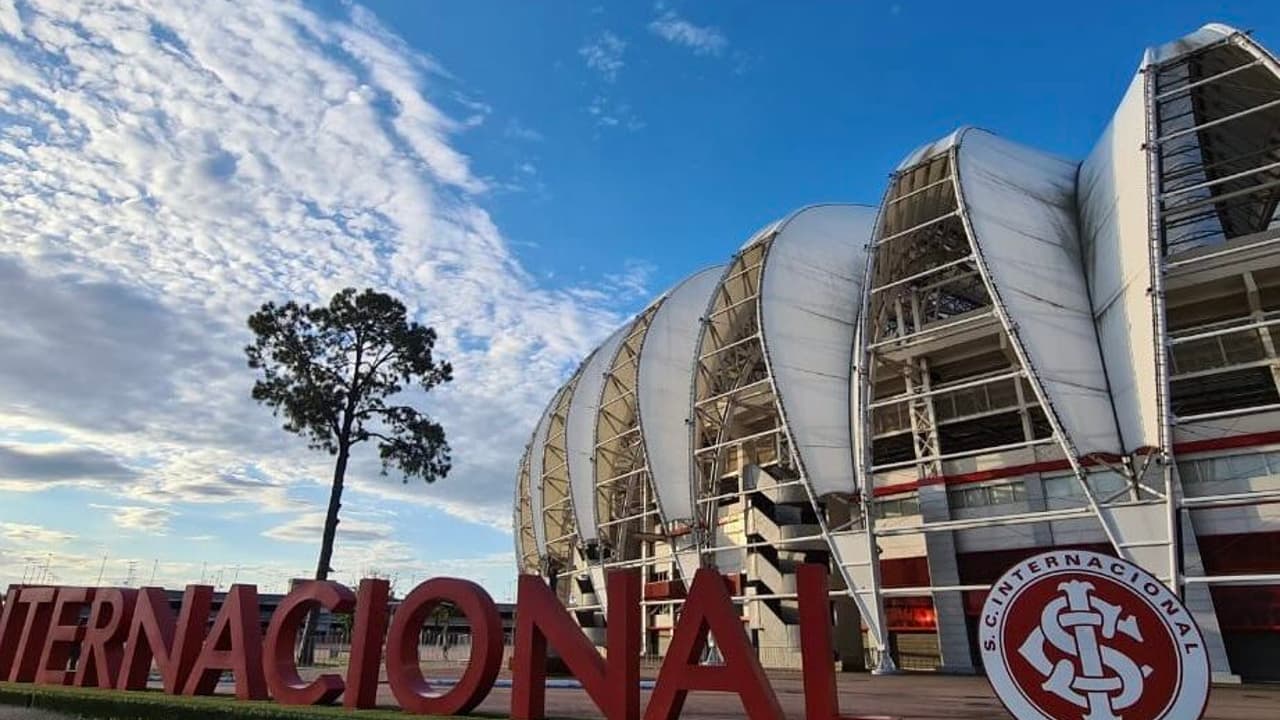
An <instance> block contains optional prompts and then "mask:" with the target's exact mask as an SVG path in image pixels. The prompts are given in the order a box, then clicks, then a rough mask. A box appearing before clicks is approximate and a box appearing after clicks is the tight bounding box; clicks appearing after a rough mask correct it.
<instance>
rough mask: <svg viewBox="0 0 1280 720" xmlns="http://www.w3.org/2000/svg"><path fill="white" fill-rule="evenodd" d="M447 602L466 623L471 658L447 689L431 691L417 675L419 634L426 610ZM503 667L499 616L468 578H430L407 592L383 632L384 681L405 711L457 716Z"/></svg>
mask: <svg viewBox="0 0 1280 720" xmlns="http://www.w3.org/2000/svg"><path fill="white" fill-rule="evenodd" d="M445 601H447V602H451V603H453V605H454V606H455V607H457V608H458V609H459V610H460V611H461V612H462V614H463V615H464V616H465V617H466V618H467V622H468V623H470V625H471V658H470V660H468V661H467V669H466V670H465V671H464V672H463V673H462V677H460V678H458V682H457V684H456V685H454V686H453V688H452V689H450V690H449V691H448V692H446V693H443V694H440V693H436V692H435V691H434V690H432V688H431V685H430V684H429V683H428V682H427V679H426V678H425V677H423V675H422V667H421V666H420V665H419V663H420V662H421V658H420V657H419V656H418V636H419V634H420V633H421V632H422V626H423V625H424V624H425V623H426V621H427V618H428V617H430V615H431V611H432V610H433V609H435V607H436V606H437V605H439V604H440V603H441V602H445ZM501 669H502V617H501V616H500V615H499V614H498V606H497V605H494V603H493V598H491V597H489V593H487V592H485V590H484V588H482V587H480V586H479V585H477V584H476V583H473V582H471V581H469V580H459V579H457V578H432V579H430V580H428V581H426V582H424V583H422V584H421V585H419V586H418V587H416V588H414V589H413V592H410V593H409V595H408V597H406V598H405V599H404V602H402V603H400V607H399V608H397V609H396V612H395V615H393V616H392V618H391V628H390V629H389V630H388V632H387V684H389V685H390V686H391V694H392V695H394V696H395V698H396V702H398V703H399V704H400V707H401V708H402V709H403V710H404V711H405V712H410V713H417V714H420V715H462V714H465V713H468V712H470V711H471V710H473V709H474V708H475V707H476V706H477V705H479V704H480V703H481V702H482V701H483V700H484V699H485V697H487V696H488V695H489V691H490V690H492V689H493V683H494V681H495V680H497V679H498V671H499V670H501Z"/></svg>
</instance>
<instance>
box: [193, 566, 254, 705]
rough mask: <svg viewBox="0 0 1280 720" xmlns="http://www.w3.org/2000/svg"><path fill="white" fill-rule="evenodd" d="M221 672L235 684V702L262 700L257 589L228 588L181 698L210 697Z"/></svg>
mask: <svg viewBox="0 0 1280 720" xmlns="http://www.w3.org/2000/svg"><path fill="white" fill-rule="evenodd" d="M223 670H230V671H231V674H232V676H233V677H234V678H235V681H236V699H238V700H266V699H267V680H266V676H265V675H264V674H263V672H262V619H261V617H260V614H259V610H258V588H256V587H254V586H253V585H232V586H231V590H230V591H228V592H227V596H226V597H225V598H223V600H222V611H221V612H219V613H218V618H217V619H216V620H214V621H213V629H212V630H210V631H209V635H208V637H206V638H205V640H204V647H203V648H202V649H201V650H200V655H199V656H198V657H197V658H196V660H195V664H194V665H192V667H191V674H190V675H189V676H188V677H187V683H186V687H184V688H183V690H182V692H183V694H184V695H212V694H213V691H214V689H215V688H216V687H217V686H218V678H219V677H220V676H221V675H222V671H223Z"/></svg>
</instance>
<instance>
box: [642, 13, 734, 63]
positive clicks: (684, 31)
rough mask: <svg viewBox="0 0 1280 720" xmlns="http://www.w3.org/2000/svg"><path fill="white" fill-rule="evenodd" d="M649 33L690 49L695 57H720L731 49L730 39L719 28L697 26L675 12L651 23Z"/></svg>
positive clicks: (665, 14) (662, 15)
mask: <svg viewBox="0 0 1280 720" xmlns="http://www.w3.org/2000/svg"><path fill="white" fill-rule="evenodd" d="M649 31H650V32H652V33H653V34H655V35H657V36H658V37H660V38H662V39H663V40H666V41H667V42H669V43H674V44H676V45H682V46H684V47H687V48H689V49H690V50H692V51H693V52H694V54H695V55H719V54H721V53H723V52H724V51H725V49H726V48H728V47H729V38H727V37H725V35H724V33H723V32H721V31H720V29H719V28H716V27H712V26H710V25H695V24H693V23H691V22H689V21H688V20H686V19H684V18H682V17H680V15H678V14H677V13H676V11H675V10H665V11H663V12H662V14H661V15H659V16H658V17H657V18H656V19H654V21H653V22H651V23H649Z"/></svg>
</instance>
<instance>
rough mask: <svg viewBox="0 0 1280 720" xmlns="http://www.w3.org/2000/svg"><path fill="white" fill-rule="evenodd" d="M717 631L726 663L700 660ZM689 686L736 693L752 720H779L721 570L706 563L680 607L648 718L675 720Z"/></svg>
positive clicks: (779, 711) (778, 709)
mask: <svg viewBox="0 0 1280 720" xmlns="http://www.w3.org/2000/svg"><path fill="white" fill-rule="evenodd" d="M710 635H714V636H715V638H716V645H718V646H719V648H720V652H721V654H722V655H723V656H724V664H723V665H699V664H698V661H699V659H700V658H701V657H702V652H703V651H704V650H705V649H706V647H707V638H708V636H710ZM691 690H710V691H713V692H731V693H737V694H738V697H740V698H741V699H742V707H743V709H744V710H746V714H747V717H749V718H751V719H752V720H774V719H775V718H777V719H778V720H781V718H782V717H783V714H782V707H781V706H780V705H778V696H777V695H775V694H774V692H773V687H772V686H771V685H770V684H769V678H767V677H765V674H764V669H763V668H761V667H760V662H759V660H757V659H756V656H755V653H754V652H753V651H752V649H751V643H750V641H749V640H748V639H747V633H746V631H745V630H743V629H742V619H741V618H740V617H739V615H738V611H737V610H736V609H735V608H734V606H733V600H732V599H730V597H729V591H728V588H727V587H726V586H725V580H724V578H723V577H722V576H721V575H720V573H719V572H717V571H715V570H713V569H711V568H702V569H701V570H699V571H698V573H697V574H696V575H694V577H693V587H692V588H690V589H689V597H688V599H687V600H685V602H684V607H683V608H681V610H680V619H679V621H677V622H676V629H675V633H674V634H673V635H672V637H671V645H670V647H669V648H668V649H667V657H666V659H664V660H663V661H662V669H661V670H659V671H658V681H657V683H656V685H655V686H654V689H653V695H652V697H650V698H649V707H647V708H645V713H644V717H645V720H676V718H678V717H679V716H680V711H681V709H683V708H684V701H685V698H686V697H688V695H689V692H690V691H691Z"/></svg>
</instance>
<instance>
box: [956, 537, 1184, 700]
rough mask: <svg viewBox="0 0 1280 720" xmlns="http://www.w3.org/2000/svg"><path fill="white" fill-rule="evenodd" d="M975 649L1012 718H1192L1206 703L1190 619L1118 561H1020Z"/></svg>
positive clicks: (989, 605) (1079, 557)
mask: <svg viewBox="0 0 1280 720" xmlns="http://www.w3.org/2000/svg"><path fill="white" fill-rule="evenodd" d="M978 642H979V645H980V647H981V648H982V662H983V664H984V665H985V667H986V672H987V677H988V679H990V681H991V687H992V688H993V689H994V690H995V692H996V695H997V696H998V697H999V698H1000V701H1001V702H1002V703H1004V705H1005V707H1006V708H1008V710H1009V712H1011V713H1013V716H1014V717H1015V718H1018V720H1195V718H1199V717H1200V716H1201V715H1202V714H1203V713H1204V707H1205V702H1206V701H1207V700H1208V697H1209V656H1208V653H1207V652H1206V651H1205V647H1204V638H1203V637H1202V636H1201V635H1200V628H1199V627H1197V626H1196V623H1195V620H1193V619H1192V617H1191V613H1190V612H1188V611H1187V609H1186V607H1185V606H1183V604H1182V602H1181V601H1180V600H1179V599H1178V596H1177V595H1175V594H1174V593H1173V592H1172V591H1170V589H1169V587H1168V586H1166V585H1165V584H1164V583H1162V582H1160V581H1159V580H1157V579H1155V578H1154V577H1152V576H1151V575H1150V574H1149V573H1147V572H1146V571H1144V570H1142V568H1139V567H1138V566H1137V565H1134V564H1133V563H1130V562H1128V561H1126V560H1121V559H1119V558H1114V557H1108V556H1106V555H1099V554H1098V553H1092V552H1087V551H1081V550H1055V551H1052V552H1047V553H1044V554H1041V555H1037V556H1035V557H1033V558H1029V559H1027V560H1023V561H1022V562H1019V563H1018V564H1017V565H1014V566H1013V567H1012V568H1010V569H1009V570H1008V572H1006V573H1005V574H1004V576H1003V577H1001V578H1000V579H999V580H998V581H996V583H995V584H994V585H992V586H991V592H990V593H989V594H988V595H987V601H986V603H984V604H983V606H982V616H981V618H979V620H978Z"/></svg>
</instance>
